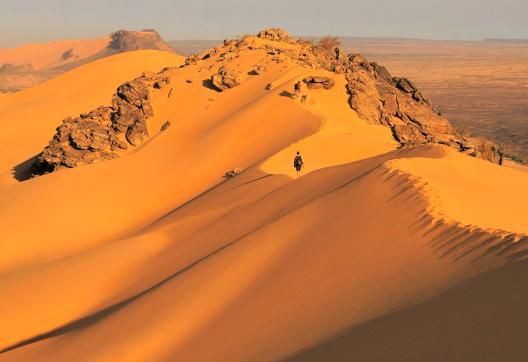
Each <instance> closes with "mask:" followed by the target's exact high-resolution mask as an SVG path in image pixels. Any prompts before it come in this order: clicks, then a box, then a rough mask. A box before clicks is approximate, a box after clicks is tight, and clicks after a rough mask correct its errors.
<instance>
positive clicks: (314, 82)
mask: <svg viewBox="0 0 528 362" xmlns="http://www.w3.org/2000/svg"><path fill="white" fill-rule="evenodd" d="M303 82H304V83H305V84H306V85H307V86H308V89H321V88H324V89H331V88H332V87H333V86H334V85H335V81H334V80H333V79H332V78H328V77H319V76H311V77H306V78H304V79H303Z"/></svg>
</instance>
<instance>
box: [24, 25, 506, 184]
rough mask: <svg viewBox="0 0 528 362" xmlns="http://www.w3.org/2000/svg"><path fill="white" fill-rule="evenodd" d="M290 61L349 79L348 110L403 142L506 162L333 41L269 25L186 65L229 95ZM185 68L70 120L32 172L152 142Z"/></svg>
mask: <svg viewBox="0 0 528 362" xmlns="http://www.w3.org/2000/svg"><path fill="white" fill-rule="evenodd" d="M251 53H258V54H263V55H264V56H265V58H264V59H263V60H262V61H261V64H254V65H253V66H252V68H251V69H235V68H232V67H231V66H230V64H231V63H232V61H233V60H234V59H239V60H240V59H243V58H244V57H247V56H248V54H251ZM270 62H271V63H287V64H291V65H292V66H293V67H301V68H305V69H313V70H314V71H315V70H325V71H327V72H329V74H332V75H333V76H335V77H344V79H345V80H346V84H347V86H346V91H347V92H348V95H349V101H348V104H346V103H344V104H343V105H342V107H343V108H344V109H345V108H347V107H350V108H352V109H354V110H355V111H356V112H357V114H358V115H359V117H360V118H362V119H363V120H364V121H366V122H368V123H371V124H376V125H383V126H386V127H389V128H390V129H391V130H392V134H393V137H394V139H395V140H396V141H397V142H399V143H400V145H401V147H407V146H416V145H423V144H429V143H437V144H443V145H447V146H449V147H452V148H454V149H456V150H458V151H460V152H463V153H465V154H468V155H470V156H474V157H478V158H482V159H485V160H488V161H491V162H494V163H498V164H500V163H501V162H502V155H501V152H500V150H499V148H498V146H497V145H495V144H494V143H492V142H488V141H484V140H478V139H475V140H472V141H470V140H469V139H467V138H464V137H463V136H462V135H460V134H458V133H457V132H456V131H455V130H454V129H453V127H452V126H451V124H450V123H449V121H448V120H447V119H446V118H444V117H442V116H441V115H440V114H438V112H436V111H435V110H434V109H433V107H432V106H431V103H430V102H429V101H428V100H427V99H425V98H424V97H423V95H422V94H421V92H420V91H419V90H418V89H417V88H416V86H415V85H414V84H413V83H412V82H411V81H410V80H408V79H405V78H398V77H392V76H391V75H390V73H389V72H388V71H387V69H385V67H383V66H381V65H379V64H377V63H375V62H369V61H367V60H366V59H365V57H364V56H362V55H361V54H345V53H344V52H342V51H341V50H340V49H339V48H338V47H336V46H333V45H332V44H331V42H330V43H329V42H326V43H324V42H320V43H318V44H316V43H313V42H310V41H305V40H301V39H296V38H293V37H291V36H290V35H289V34H288V33H286V32H285V31H284V30H281V29H268V30H264V31H261V32H260V33H258V34H257V35H256V36H253V37H251V36H247V37H244V38H242V39H233V40H225V41H224V42H223V44H222V45H220V46H217V47H215V48H212V49H210V50H208V51H206V52H204V53H202V54H200V55H196V54H193V55H190V56H189V57H188V58H187V59H186V61H185V65H183V66H182V68H185V67H190V66H196V65H200V66H201V67H202V70H203V71H205V69H208V72H209V73H208V74H207V75H204V76H208V77H209V78H210V80H209V81H208V82H205V81H204V87H206V88H214V89H215V90H217V91H219V92H224V91H226V92H228V91H229V90H230V89H231V88H234V87H237V86H239V85H240V84H242V83H243V82H244V79H245V75H244V74H252V75H260V74H262V73H264V72H265V71H266V66H267V65H269V63H270ZM181 71H185V69H170V68H167V69H164V70H162V71H161V72H159V73H158V74H144V75H143V76H141V77H139V78H137V79H135V80H133V81H130V82H127V83H125V84H123V85H121V86H120V87H119V88H118V89H117V91H116V93H115V94H114V97H113V100H112V105H109V106H101V107H99V108H97V109H95V110H93V111H91V112H89V113H86V114H82V115H80V116H79V117H76V118H68V119H65V120H64V121H63V123H62V125H60V126H59V127H58V128H57V133H56V134H55V136H54V137H53V139H52V140H51V141H50V143H49V145H48V146H47V147H46V148H45V149H44V150H43V152H42V153H41V154H40V155H39V156H38V157H37V159H36V161H35V163H34V165H33V174H34V175H42V174H45V173H49V172H54V171H56V170H58V169H61V168H71V167H76V166H78V165H83V164H90V163H94V162H99V161H103V160H108V159H113V158H117V157H119V156H120V155H121V153H122V152H125V150H127V149H130V148H133V147H137V146H139V145H141V144H142V143H143V142H145V141H146V140H147V139H148V138H149V137H150V136H151V135H150V134H149V131H148V130H149V126H148V123H149V119H150V118H151V117H152V116H153V114H154V113H155V112H156V110H155V109H153V106H152V99H153V98H155V97H156V94H159V91H158V90H160V89H163V88H167V89H168V88H170V90H169V91H168V95H166V96H164V97H170V96H171V94H172V87H174V86H178V85H172V83H171V77H172V76H174V74H175V73H176V72H181ZM304 82H305V83H306V86H307V87H308V88H309V89H312V88H314V89H315V88H319V89H322V88H324V89H329V88H332V87H333V86H334V84H335V82H334V80H333V79H332V78H329V77H307V78H304Z"/></svg>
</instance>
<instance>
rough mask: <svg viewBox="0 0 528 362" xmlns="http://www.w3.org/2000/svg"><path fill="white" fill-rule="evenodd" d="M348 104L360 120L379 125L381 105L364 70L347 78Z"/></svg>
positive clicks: (372, 83)
mask: <svg viewBox="0 0 528 362" xmlns="http://www.w3.org/2000/svg"><path fill="white" fill-rule="evenodd" d="M347 90H348V92H349V94H350V98H349V104H350V107H351V108H352V109H354V110H355V111H356V112H357V114H358V115H359V117H360V118H362V119H364V120H365V121H367V122H368V123H371V124H379V123H381V115H382V110H383V104H382V102H381V100H380V98H381V97H380V95H379V92H378V89H377V87H376V84H375V82H374V80H373V79H372V78H370V77H369V76H368V75H367V73H366V72H365V71H364V70H359V71H357V72H356V73H354V74H351V75H350V76H349V77H348V84H347Z"/></svg>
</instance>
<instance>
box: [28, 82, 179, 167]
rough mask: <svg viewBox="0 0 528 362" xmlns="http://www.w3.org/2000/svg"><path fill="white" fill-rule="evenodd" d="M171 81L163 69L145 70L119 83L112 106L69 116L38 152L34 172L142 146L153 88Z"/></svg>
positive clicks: (68, 165)
mask: <svg viewBox="0 0 528 362" xmlns="http://www.w3.org/2000/svg"><path fill="white" fill-rule="evenodd" d="M168 82H169V80H168V78H167V77H166V75H165V73H164V72H161V73H158V74H153V73H145V74H143V75H142V76H141V77H139V78H137V79H134V80H132V81H130V82H127V83H124V84H122V85H121V86H119V88H117V92H116V93H115V94H114V96H113V98H112V105H111V106H102V107H99V108H97V109H95V110H93V111H91V112H89V113H86V114H81V115H80V116H79V117H76V118H66V119H65V120H64V121H63V123H62V124H61V125H60V126H59V127H58V128H57V131H56V133H55V135H54V137H53V139H52V140H51V141H50V143H49V145H48V146H47V147H46V148H45V149H44V150H43V151H42V153H41V154H39V155H38V157H37V159H36V161H35V163H34V164H33V167H32V173H33V175H42V174H45V173H49V172H53V171H56V170H58V169H61V168H65V167H67V168H71V167H76V166H79V165H83V164H90V163H94V162H98V161H102V160H108V159H113V158H116V157H118V156H119V153H118V152H119V151H123V150H126V149H127V148H128V147H129V146H139V145H140V144H141V143H143V142H144V141H145V140H146V139H147V138H148V137H149V132H148V127H147V120H148V119H149V118H150V117H152V116H153V110H152V107H151V103H150V101H151V99H150V92H151V90H152V89H153V88H162V87H164V86H166V85H167V84H168ZM167 127H168V126H167Z"/></svg>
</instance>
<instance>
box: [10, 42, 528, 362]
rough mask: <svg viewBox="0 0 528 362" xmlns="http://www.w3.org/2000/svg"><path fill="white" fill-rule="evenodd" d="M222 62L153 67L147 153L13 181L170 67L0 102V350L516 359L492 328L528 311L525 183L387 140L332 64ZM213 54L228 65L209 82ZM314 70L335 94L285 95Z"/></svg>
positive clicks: (62, 85) (149, 61) (504, 336)
mask: <svg viewBox="0 0 528 362" xmlns="http://www.w3.org/2000/svg"><path fill="white" fill-rule="evenodd" d="M251 40H252V41H253V42H254V43H255V44H256V45H262V44H272V45H273V46H280V43H279V42H274V41H271V40H267V39H260V38H253V39H251ZM283 46H289V45H283ZM218 60H219V58H218V57H217V56H213V57H211V58H210V59H206V60H205V61H203V62H198V63H196V64H192V62H188V63H190V64H188V65H187V66H185V67H181V68H173V69H171V70H170V84H169V85H167V86H165V87H162V88H160V89H156V90H154V91H153V93H152V94H151V96H150V99H151V105H152V108H153V111H154V116H153V117H151V118H150V119H149V120H148V131H149V132H148V133H149V138H148V140H147V141H146V142H144V143H143V144H141V145H139V146H138V147H134V148H130V149H128V150H126V151H124V152H123V153H121V154H120V156H119V158H116V159H113V160H107V161H104V162H99V163H94V164H91V165H84V166H79V167H75V168H71V169H63V170H58V171H57V172H53V173H50V174H46V175H42V176H39V177H35V178H30V179H28V180H26V181H23V182H18V181H17V179H16V176H17V175H16V173H17V172H25V171H27V169H28V168H29V167H30V166H31V163H32V162H33V161H32V160H33V157H35V156H36V155H37V154H38V153H39V152H40V151H41V150H42V149H43V148H44V147H45V146H46V144H47V142H48V141H49V139H50V138H51V137H52V136H53V132H54V130H55V128H56V127H57V126H59V124H60V120H61V119H63V118H65V117H67V116H77V115H78V114H80V113H83V112H88V111H90V110H92V109H94V108H95V107H97V106H100V105H104V104H109V102H110V101H111V98H112V93H113V92H114V91H115V88H116V87H117V86H118V85H119V84H121V83H123V82H124V81H126V80H130V79H133V78H135V77H137V76H139V74H140V73H141V72H142V71H158V70H160V69H161V68H163V67H165V66H169V67H175V66H177V65H179V64H181V63H183V62H184V59H183V58H182V57H179V56H177V55H174V54H169V53H164V52H160V51H139V52H130V53H125V54H120V55H117V56H113V57H109V58H105V59H102V60H99V61H97V62H94V63H91V64H88V65H85V66H83V67H80V68H77V69H75V70H74V71H71V72H69V73H66V74H64V75H62V76H60V77H58V78H55V79H53V80H51V81H48V82H45V83H43V84H41V85H39V86H37V87H33V88H30V89H27V90H25V91H22V92H20V93H17V94H10V95H2V96H0V114H2V115H3V117H2V120H1V122H2V126H3V128H4V132H2V133H1V134H0V137H2V138H1V139H0V141H1V144H3V145H5V146H4V147H5V152H2V153H1V154H0V170H1V172H2V173H1V176H0V195H1V197H0V235H1V236H2V241H1V243H0V295H1V296H2V298H0V320H1V321H2V328H1V329H0V351H1V352H0V361H25V360H27V361H50V360H52V361H72V360H82V361H84V360H86V361H108V360H111V361H121V360H122V361H173V360H187V361H218V360H222V361H269V360H285V359H287V360H295V361H297V360H299V361H302V360H350V359H354V358H355V357H356V358H357V360H361V361H381V360H393V361H424V360H438V361H441V360H456V359H457V358H458V359H460V360H467V359H468V358H471V357H475V359H488V360H503V359H502V357H504V356H506V357H507V358H505V359H506V360H510V361H512V360H522V358H521V357H522V356H523V351H524V347H523V343H522V341H521V340H520V335H521V334H522V333H521V332H520V331H521V330H522V326H520V325H519V326H518V325H517V324H514V325H513V327H512V328H511V329H501V330H500V336H496V334H497V333H498V332H497V331H496V329H495V328H496V327H497V326H499V327H500V326H504V324H503V323H504V321H505V320H506V321H512V319H511V318H512V317H511V316H512V315H513V316H515V317H516V319H515V320H517V321H521V320H526V317H527V316H526V312H525V306H524V304H525V302H526V301H528V298H527V297H528V296H527V295H526V293H524V292H521V291H519V289H520V288H521V286H519V284H520V283H522V282H523V280H525V279H523V277H525V276H527V271H526V264H525V263H524V259H525V258H526V255H528V251H527V250H528V223H526V221H525V215H526V214H527V211H528V210H527V208H528V196H527V194H526V192H525V189H526V185H528V173H525V172H521V171H518V170H514V169H511V168H506V167H501V166H498V165H496V164H492V163H491V162H486V161H483V160H480V159H477V158H473V157H469V156H467V155H464V154H462V153H458V152H456V151H455V150H454V149H452V148H450V147H447V146H443V145H438V144H427V145H419V146H414V147H407V148H399V146H400V144H399V143H398V142H396V141H395V140H394V138H393V135H392V134H391V130H390V129H389V128H387V127H383V126H380V125H371V124H367V123H366V122H364V121H363V120H362V119H361V118H360V117H359V116H358V115H357V114H356V113H355V112H354V111H353V110H352V109H351V108H350V107H349V105H348V94H347V90H346V86H345V85H346V80H345V78H344V76H343V75H342V74H341V75H340V74H335V73H331V72H328V71H326V70H322V69H317V70H314V69H312V68H308V67H301V66H300V65H298V64H295V63H292V62H289V61H280V62H276V61H273V60H270V58H269V57H268V56H267V55H266V53H265V51H262V50H258V49H257V50H254V51H248V52H246V53H241V54H240V56H239V57H236V58H233V59H224V60H223V61H222V62H219V61H218ZM223 63H225V64H229V65H230V66H232V67H236V68H237V69H240V70H241V71H242V73H243V74H244V77H243V79H242V81H241V82H240V85H238V86H236V87H234V88H231V89H227V90H225V91H223V92H218V91H216V90H214V89H211V87H210V85H209V83H208V81H209V79H210V78H211V75H212V74H214V73H215V72H216V70H217V68H218V65H219V64H223ZM255 65H263V66H265V71H264V72H262V74H259V75H256V74H252V75H250V74H247V75H245V74H246V73H248V72H249V70H251V69H253V68H254V67H255ZM103 75H104V77H102V76H103ZM314 75H319V76H324V77H331V78H333V79H334V81H335V86H334V87H332V88H331V89H315V90H307V89H305V90H304V92H305V94H307V95H308V98H307V101H306V102H304V103H302V102H300V101H299V100H297V99H292V97H290V96H289V93H288V92H290V91H292V89H293V84H294V83H295V82H296V81H297V80H299V79H303V78H304V77H307V76H314ZM94 83H95V84H94ZM268 85H271V86H268ZM267 88H268V89H267ZM22 105H24V106H22ZM24 107H25V108H24ZM4 115H5V116H4ZM166 121H169V122H170V127H169V128H167V129H166V130H165V131H163V132H162V131H160V128H161V126H162V125H163V124H164V123H165V122H166ZM21 124H23V125H24V127H26V128H27V129H24V130H23V131H22V130H21ZM297 150H299V151H301V152H302V154H303V157H304V158H305V162H306V168H305V169H304V170H303V172H302V174H301V176H300V177H297V176H296V175H295V173H294V172H292V169H293V167H292V158H293V156H294V154H295V151H297ZM26 160H28V161H27V162H25V161H26ZM17 168H18V171H17ZM235 168H240V169H241V170H242V172H241V173H240V174H238V175H237V176H236V177H233V178H224V177H223V175H224V173H225V172H226V171H229V170H233V169H235ZM514 263H517V264H514ZM505 283H509V284H510V285H511V288H510V289H508V288H505ZM490 300H499V301H500V308H502V309H501V310H503V311H507V312H504V315H502V316H501V315H493V316H491V317H490V318H489V319H488V318H486V317H485V315H486V312H487V311H492V309H491V308H492V307H490V304H489V303H490ZM468 301H471V303H469V302H468ZM454 316H456V317H458V318H455V317H454ZM472 317H474V318H475V320H477V321H479V323H480V324H478V325H477V324H473V323H474V320H472V319H471V318H472ZM517 323H520V322H517ZM468 340H469V342H468ZM464 341H465V342H464ZM477 341H484V343H483V344H482V345H479V346H478V348H477V347H476V346H475V345H476V343H477ZM479 357H480V358H479Z"/></svg>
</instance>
